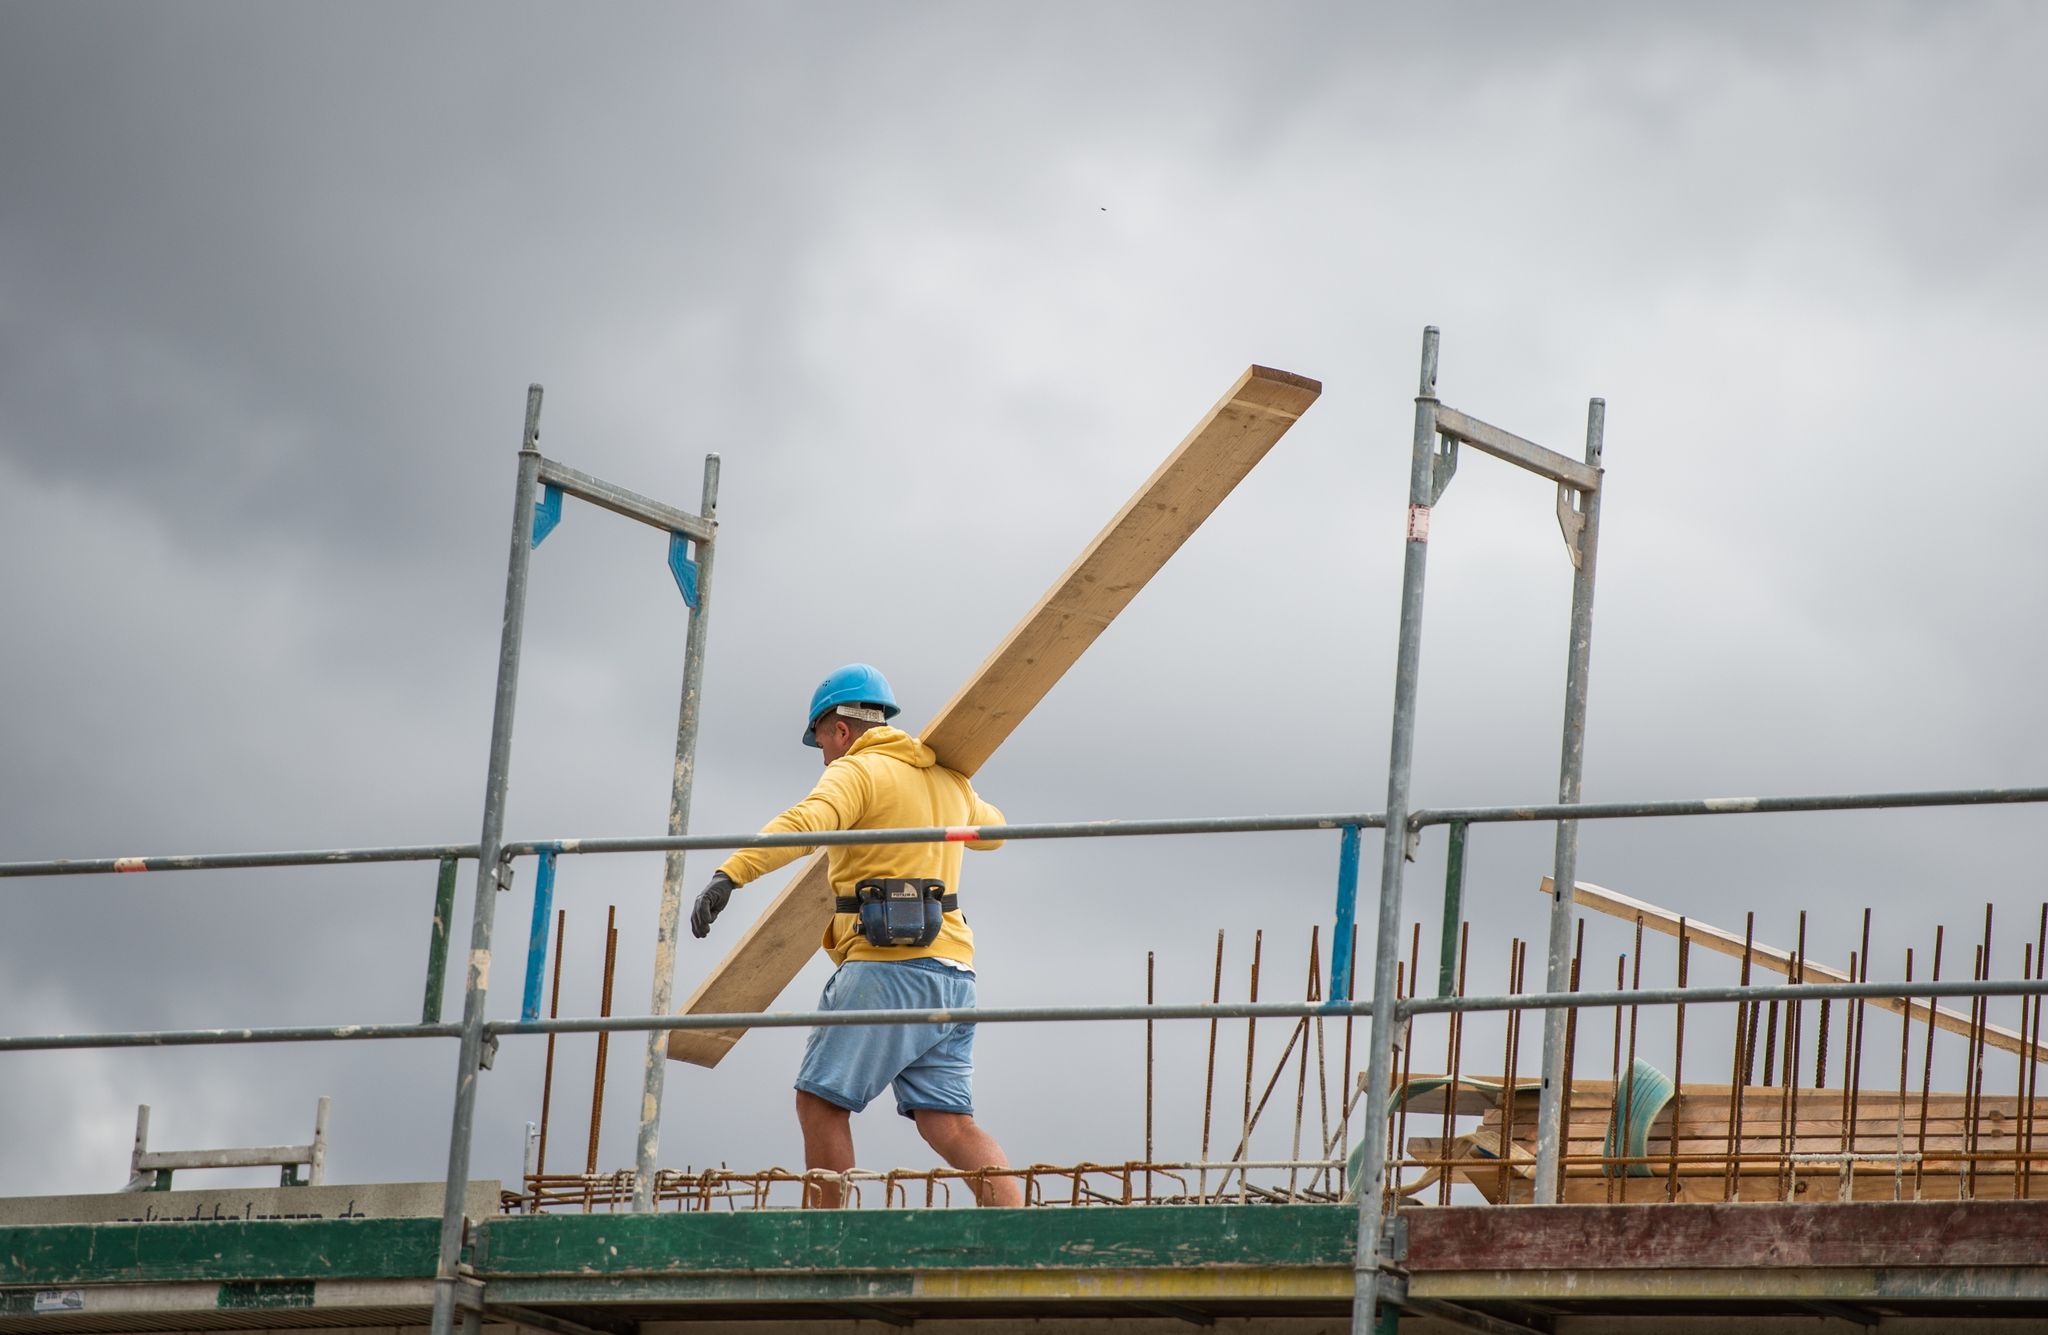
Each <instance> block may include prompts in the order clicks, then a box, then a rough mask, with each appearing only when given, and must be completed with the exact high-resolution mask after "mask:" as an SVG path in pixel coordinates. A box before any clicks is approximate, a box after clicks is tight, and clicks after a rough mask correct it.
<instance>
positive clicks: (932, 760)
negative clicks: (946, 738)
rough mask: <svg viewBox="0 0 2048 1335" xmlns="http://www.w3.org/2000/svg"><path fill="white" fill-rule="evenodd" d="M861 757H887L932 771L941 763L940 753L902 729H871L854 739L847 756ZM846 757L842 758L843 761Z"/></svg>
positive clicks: (847, 749)
mask: <svg viewBox="0 0 2048 1335" xmlns="http://www.w3.org/2000/svg"><path fill="white" fill-rule="evenodd" d="M860 755H877V756H887V757H888V758H889V759H891V760H900V761H902V762H903V763H904V764H906V765H910V766H913V767H915V768H917V769H930V768H931V767H932V766H933V765H936V764H938V763H939V757H938V753H937V752H935V751H933V750H932V749H931V748H930V747H929V746H926V745H925V744H924V743H923V742H920V741H919V740H917V738H915V737H912V736H911V735H910V734H909V733H907V732H905V731H903V729H901V728H891V727H886V726H885V727H880V728H869V729H868V730H867V731H866V732H864V733H862V734H861V735H860V736H858V737H856V738H854V739H853V745H852V746H849V747H847V748H846V756H860ZM846 756H842V757H840V758H841V759H842V760H843V759H845V758H846Z"/></svg>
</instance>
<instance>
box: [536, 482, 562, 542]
mask: <svg viewBox="0 0 2048 1335" xmlns="http://www.w3.org/2000/svg"><path fill="white" fill-rule="evenodd" d="M561 522H562V489H561V488H560V487H555V486H543V487H542V488H541V489H540V499H539V500H537V501H535V502H534V503H533V545H534V546H536V547H538V546H540V545H541V543H542V542H543V541H544V540H545V539H546V538H547V536H548V534H550V533H553V532H554V531H555V525H557V524H559V523H561Z"/></svg>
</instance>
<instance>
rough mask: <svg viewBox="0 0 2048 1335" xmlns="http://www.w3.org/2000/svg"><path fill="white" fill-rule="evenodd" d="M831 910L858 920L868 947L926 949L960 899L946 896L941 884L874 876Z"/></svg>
mask: <svg viewBox="0 0 2048 1335" xmlns="http://www.w3.org/2000/svg"><path fill="white" fill-rule="evenodd" d="M833 906H834V907H835V908H836V909H837V911H839V912H840V913H851V914H854V915H856V916H857V917H858V918H859V919H860V934H861V935H862V936H863V937H865V938H866V939H867V942H868V944H869V945H871V946H882V947H884V948H886V947H889V946H928V945H930V944H931V943H932V942H934V941H936V940H938V939H939V928H940V926H941V925H942V923H943V922H944V920H945V916H946V914H948V913H951V912H953V911H955V910H957V909H958V908H959V907H960V896H958V895H949V894H947V893H946V883H945V882H944V881H934V880H919V879H916V878H914V877H906V876H877V877H873V878H871V879H869V880H865V881H861V882H859V883H858V884H856V885H855V886H854V887H853V893H852V894H850V895H840V896H838V897H837V898H836V899H834V900H833Z"/></svg>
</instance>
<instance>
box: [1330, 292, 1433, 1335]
mask: <svg viewBox="0 0 2048 1335" xmlns="http://www.w3.org/2000/svg"><path fill="white" fill-rule="evenodd" d="M1436 349H1437V331H1436V327H1435V326H1434V325H1432V326H1430V327H1429V328H1427V329H1425V330H1423V331H1422V378H1421V383H1420V385H1419V386H1418V388H1417V389H1416V393H1415V436H1414V441H1413V454H1412V457H1411V459H1410V464H1409V471H1408V550H1407V557H1406V560H1405V562H1404V564H1403V566H1402V577H1401V641H1400V648H1399V649H1398V650H1397V651H1396V657H1395V667H1394V726H1393V741H1392V745H1391V748H1390V752H1389V756H1388V760H1387V824H1386V834H1385V837H1384V838H1383V839H1382V840H1381V844H1380V916H1379V932H1378V937H1377V940H1378V946H1377V948H1376V949H1375V951H1374V959H1373V980H1372V1035H1371V1039H1370V1046H1369V1048H1368V1050H1367V1054H1368V1055H1367V1066H1366V1094H1365V1128H1364V1130H1363V1131H1362V1132H1361V1133H1360V1134H1361V1135H1362V1136H1363V1137H1364V1140H1365V1162H1364V1163H1363V1165H1362V1166H1361V1168H1360V1172H1359V1175H1358V1182H1357V1185H1356V1187H1355V1188H1354V1189H1355V1191H1356V1192H1357V1196H1358V1251H1357V1261H1356V1272H1355V1275H1354V1289H1353V1293H1354V1297H1353V1299H1352V1304H1351V1330H1352V1335H1372V1332H1373V1329H1374V1312H1375V1309H1376V1308H1377V1306H1378V1304H1379V1296H1380V1214H1381V1210H1382V1208H1383V1205H1382V1194H1383V1192H1384V1191H1385V1187H1386V1174H1387V1150H1386V1145H1387V1140H1386V1132H1385V1128H1386V1124H1387V1100H1388V1097H1389V1093H1388V1077H1389V1074H1390V1072H1391V1070H1392V1066H1393V1055H1394V1034H1395V1032H1396V1030H1397V1028H1398V1026H1399V1023H1400V1017H1399V1016H1398V1014H1397V1013H1396V1002H1397V1000H1398V998H1397V997H1396V995H1395V986H1394V982H1395V965H1396V962H1397V961H1398V959H1399V957H1400V953H1401V871H1402V864H1403V862H1404V861H1405V859H1406V858H1407V855H1408V781H1409V776H1410V771H1411V768H1412V764H1413V760H1414V755H1415V687H1416V681H1417V678H1418V676H1419V673H1420V670H1421V662H1422V582H1423V573H1424V568H1425V565H1426V563H1427V561H1428V558H1429V512H1430V507H1431V506H1433V505H1435V503H1436V500H1437V497H1439V496H1440V495H1442V494H1443V488H1444V484H1446V483H1448V482H1449V481H1450V477H1451V470H1452V469H1453V468H1454V467H1456V463H1455V461H1456V459H1457V455H1456V453H1455V450H1456V446H1455V445H1452V444H1448V443H1447V444H1446V447H1445V450H1444V452H1443V453H1441V454H1439V453H1438V450H1437V430H1436V414H1437V397H1436Z"/></svg>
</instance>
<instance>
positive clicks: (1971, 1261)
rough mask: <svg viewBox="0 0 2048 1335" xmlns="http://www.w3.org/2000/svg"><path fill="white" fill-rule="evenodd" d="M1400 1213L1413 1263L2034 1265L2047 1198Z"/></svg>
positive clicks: (1530, 1266) (1414, 1266)
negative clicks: (2026, 1199) (2020, 1200)
mask: <svg viewBox="0 0 2048 1335" xmlns="http://www.w3.org/2000/svg"><path fill="white" fill-rule="evenodd" d="M1632 1180H1633V1181H1637V1182H1646V1183H1647V1182H1649V1179H1646V1178H1636V1179H1632ZM1655 1185H1657V1186H1659V1187H1661V1186H1662V1185H1663V1184H1662V1183H1661V1182H1660V1183H1656V1184H1655ZM1401 1217H1402V1218H1403V1219H1405V1220H1407V1221H1408V1257H1407V1261H1406V1264H1407V1267H1408V1269H1409V1270H1410V1271H1413V1272H1415V1273H1417V1274H1421V1273H1424V1272H1428V1271H1440V1270H1474V1271H1500V1270H1508V1271H1513V1270H1572V1269H1579V1268H1583V1267H1589V1266H1595V1267H1599V1268H1601V1269H1604V1270H1629V1269H1652V1270H1654V1269H1666V1268H1674V1267H1675V1268H1679V1269H1684V1270H1695V1269H1723V1268H1745V1269H1746V1268H1750V1267H1757V1268H1760V1269H1763V1270H1766V1271H1770V1270H1781V1269H1784V1268H1787V1267H1792V1266H1969V1265H2010V1266H2026V1267H2030V1268H2033V1267H2039V1266H2041V1265H2042V1258H2043V1253H2042V1250H2041V1238H2042V1236H2043V1231H2044V1230H2048V1202H2042V1201H2034V1202H2013V1201H1969V1202H1963V1203H1960V1204H1945V1205H1934V1204H1921V1203H1914V1202H1905V1203H1896V1202H1891V1201H1867V1202H1866V1201H1856V1202H1852V1203H1847V1204H1844V1203H1838V1202H1829V1203H1827V1204H1824V1205H1767V1204H1747V1205H1720V1204H1699V1205H1659V1206H1657V1207H1656V1208H1654V1209H1642V1208H1639V1207H1634V1206H1628V1205H1590V1204H1589V1205H1531V1206H1527V1207H1525V1208H1522V1209H1518V1210H1493V1209H1484V1208H1480V1207H1476V1206H1474V1207H1465V1208H1460V1207H1456V1206H1453V1207H1451V1208H1449V1209H1433V1210H1403V1211H1402V1212H1401ZM1759 1287H1762V1286H1759Z"/></svg>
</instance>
